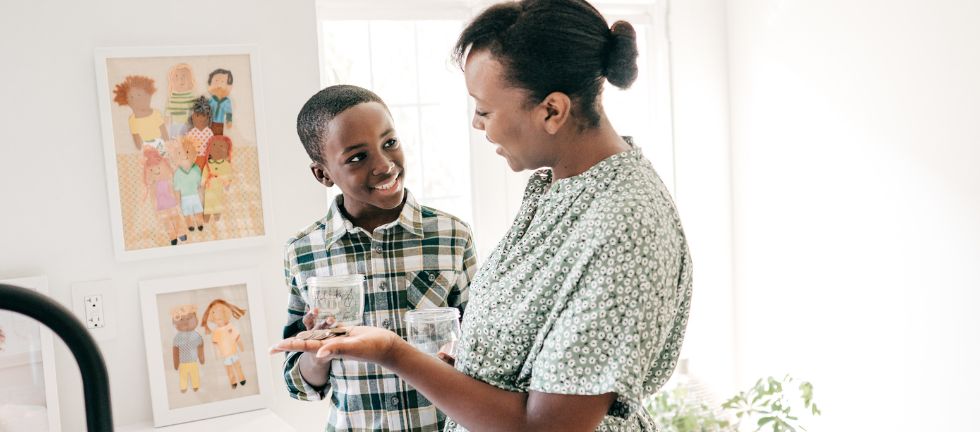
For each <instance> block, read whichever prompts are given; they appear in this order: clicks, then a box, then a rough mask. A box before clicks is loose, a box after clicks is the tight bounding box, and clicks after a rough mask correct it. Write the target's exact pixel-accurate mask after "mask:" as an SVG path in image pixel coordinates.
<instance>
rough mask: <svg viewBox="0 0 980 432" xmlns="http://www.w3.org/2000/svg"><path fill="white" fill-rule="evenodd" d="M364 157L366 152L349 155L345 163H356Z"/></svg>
mask: <svg viewBox="0 0 980 432" xmlns="http://www.w3.org/2000/svg"><path fill="white" fill-rule="evenodd" d="M366 157H367V153H358V154H355V155H354V156H351V157H350V159H347V163H357V162H360V161H362V160H364V158H366Z"/></svg>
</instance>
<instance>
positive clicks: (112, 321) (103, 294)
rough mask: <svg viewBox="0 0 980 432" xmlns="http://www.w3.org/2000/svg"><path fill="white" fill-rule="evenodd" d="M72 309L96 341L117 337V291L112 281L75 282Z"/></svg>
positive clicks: (72, 286)
mask: <svg viewBox="0 0 980 432" xmlns="http://www.w3.org/2000/svg"><path fill="white" fill-rule="evenodd" d="M71 297H72V307H73V308H74V309H75V315H77V316H78V320H79V321H81V322H82V324H83V325H85V328H87V329H88V331H89V333H90V334H91V335H92V337H93V338H95V340H109V339H114V338H115V337H116V322H117V320H118V317H117V316H116V313H117V309H116V291H115V288H114V287H113V283H112V281H111V280H108V279H104V280H97V281H88V282H73V283H72V284H71Z"/></svg>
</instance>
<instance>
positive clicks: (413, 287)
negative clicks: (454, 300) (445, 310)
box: [405, 270, 456, 309]
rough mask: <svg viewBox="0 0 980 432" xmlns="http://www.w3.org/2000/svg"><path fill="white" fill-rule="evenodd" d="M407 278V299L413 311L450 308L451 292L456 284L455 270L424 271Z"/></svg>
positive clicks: (411, 273)
mask: <svg viewBox="0 0 980 432" xmlns="http://www.w3.org/2000/svg"><path fill="white" fill-rule="evenodd" d="M406 276H408V277H407V279H408V285H407V286H406V287H405V291H406V293H405V294H406V298H407V300H408V304H409V305H410V306H411V308H412V309H428V308H433V307H445V306H448V299H449V292H450V291H451V290H452V287H453V283H454V282H456V272H455V271H453V270H422V271H417V272H409V273H408V274H407V275H406Z"/></svg>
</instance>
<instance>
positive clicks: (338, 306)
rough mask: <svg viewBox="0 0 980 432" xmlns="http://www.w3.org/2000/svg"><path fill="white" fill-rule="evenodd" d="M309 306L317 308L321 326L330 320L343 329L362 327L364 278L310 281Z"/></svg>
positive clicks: (354, 275)
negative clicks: (355, 326)
mask: <svg viewBox="0 0 980 432" xmlns="http://www.w3.org/2000/svg"><path fill="white" fill-rule="evenodd" d="M306 289H307V299H306V304H307V305H308V306H309V307H310V310H313V309H314V308H316V309H317V312H318V313H317V315H316V317H315V318H314V323H315V325H317V326H319V325H320V324H321V323H323V322H324V321H326V320H327V319H328V318H333V319H334V322H335V323H336V324H337V325H340V326H354V325H360V324H361V323H362V322H363V317H364V275H362V274H349V275H338V276H314V277H311V278H308V279H306Z"/></svg>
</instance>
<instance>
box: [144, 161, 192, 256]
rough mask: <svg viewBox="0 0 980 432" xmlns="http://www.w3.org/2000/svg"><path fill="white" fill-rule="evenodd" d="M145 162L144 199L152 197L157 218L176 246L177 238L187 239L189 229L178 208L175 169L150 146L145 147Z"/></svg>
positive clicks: (171, 242)
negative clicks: (186, 228)
mask: <svg viewBox="0 0 980 432" xmlns="http://www.w3.org/2000/svg"><path fill="white" fill-rule="evenodd" d="M143 162H144V163H143V186H145V188H146V189H145V192H144V193H145V195H144V199H145V198H146V197H150V199H151V201H152V202H153V209H154V210H155V211H156V215H157V219H158V220H159V221H160V224H162V225H163V228H164V230H165V231H166V233H167V238H168V239H170V244H171V245H172V246H176V245H177V240H180V241H186V240H187V231H186V230H184V224H183V223H181V220H180V212H179V211H178V208H177V201H178V200H177V193H176V191H175V190H174V184H173V179H174V172H173V169H171V168H170V163H169V162H167V160H166V159H164V158H163V156H160V153H159V152H157V151H156V150H155V149H152V148H149V147H146V148H144V149H143Z"/></svg>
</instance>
